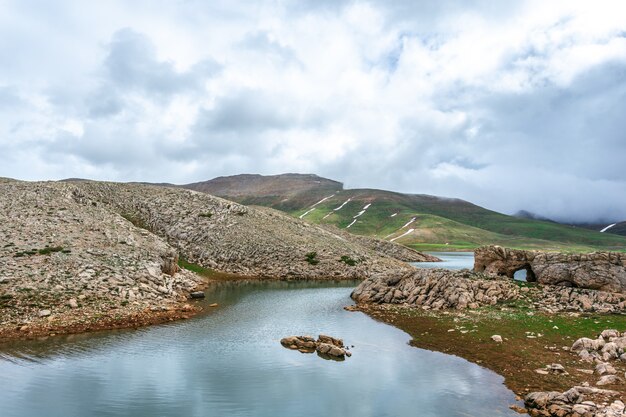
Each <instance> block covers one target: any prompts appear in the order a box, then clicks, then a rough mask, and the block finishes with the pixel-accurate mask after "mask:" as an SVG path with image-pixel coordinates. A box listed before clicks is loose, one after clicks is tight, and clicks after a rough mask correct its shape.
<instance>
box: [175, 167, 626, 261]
mask: <svg viewBox="0 0 626 417" xmlns="http://www.w3.org/2000/svg"><path fill="white" fill-rule="evenodd" d="M182 187H185V188H189V189H193V190H196V191H204V192H209V193H212V194H214V195H217V196H220V197H224V198H228V199H231V200H234V201H237V202H239V203H242V204H246V205H262V206H267V207H272V208H275V209H278V210H281V211H284V212H287V213H289V214H291V215H292V216H294V217H298V218H302V219H305V220H308V221H310V222H312V223H318V224H328V225H334V226H336V227H338V228H340V229H346V230H348V231H350V232H352V233H355V234H359V235H365V236H374V237H378V238H381V239H387V240H391V241H394V242H397V243H402V244H403V245H406V246H409V247H412V248H415V249H420V250H445V249H456V250H463V249H464V250H469V249H472V248H475V247H477V246H480V245H484V244H499V245H505V246H510V247H516V248H525V249H533V248H541V249H566V250H577V251H589V250H595V249H605V250H624V249H626V238H624V237H621V236H617V235H614V234H608V233H598V232H597V231H592V230H588V229H585V228H581V227H575V226H569V225H562V224H558V223H554V222H550V221H545V220H536V219H528V218H518V217H514V216H508V215H505V214H502V213H498V212H495V211H492V210H488V209H485V208H483V207H480V206H477V205H475V204H472V203H470V202H468V201H464V200H460V199H455V198H445V197H437V196H432V195H424V194H402V193H397V192H391V191H385V190H376V189H344V188H343V185H342V184H341V183H340V182H337V181H333V180H329V179H325V178H321V177H318V176H316V175H312V174H285V175H272V176H260V175H237V176H232V177H220V178H216V179H214V180H209V181H205V182H200V183H194V184H188V185H183V186H182Z"/></svg>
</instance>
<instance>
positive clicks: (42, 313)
mask: <svg viewBox="0 0 626 417" xmlns="http://www.w3.org/2000/svg"><path fill="white" fill-rule="evenodd" d="M50 314H52V312H51V311H50V310H39V317H48V316H49V315H50Z"/></svg>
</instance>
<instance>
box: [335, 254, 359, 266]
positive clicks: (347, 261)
mask: <svg viewBox="0 0 626 417" xmlns="http://www.w3.org/2000/svg"><path fill="white" fill-rule="evenodd" d="M339 262H343V263H344V264H346V265H349V266H355V265H356V264H357V263H358V261H356V260H354V259H352V258H351V257H349V256H348V255H343V256H342V257H341V258H340V259H339Z"/></svg>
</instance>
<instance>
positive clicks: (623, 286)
mask: <svg viewBox="0 0 626 417" xmlns="http://www.w3.org/2000/svg"><path fill="white" fill-rule="evenodd" d="M474 256H475V260H474V270H475V271H477V272H484V273H486V274H489V275H505V276H507V277H509V278H513V274H514V273H515V272H516V271H518V270H521V269H525V270H526V271H527V280H528V281H537V282H538V283H540V284H545V285H560V286H566V287H577V288H587V289H591V290H601V291H607V292H614V293H617V292H619V293H625V292H626V254H623V253H617V252H594V253H587V254H570V253H556V252H555V253H552V252H540V251H525V250H515V249H507V248H503V247H500V246H483V247H481V248H478V249H476V250H475V251H474Z"/></svg>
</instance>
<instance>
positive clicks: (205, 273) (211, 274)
mask: <svg viewBox="0 0 626 417" xmlns="http://www.w3.org/2000/svg"><path fill="white" fill-rule="evenodd" d="M178 266H179V267H180V268H183V269H187V270H188V271H192V272H195V273H196V274H198V275H200V276H202V277H205V278H208V279H209V280H213V281H236V280H242V279H249V278H250V277H243V276H241V275H237V274H230V273H228V272H220V271H216V270H214V269H210V268H204V267H202V266H200V265H198V264H195V263H193V262H188V261H187V260H185V259H182V258H180V259H179V260H178Z"/></svg>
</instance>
